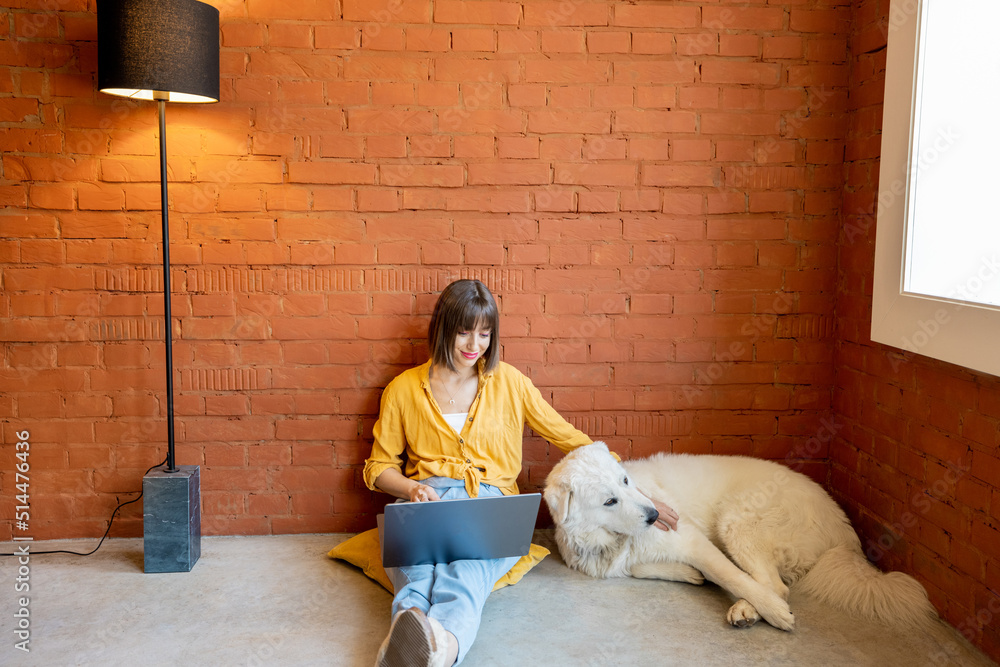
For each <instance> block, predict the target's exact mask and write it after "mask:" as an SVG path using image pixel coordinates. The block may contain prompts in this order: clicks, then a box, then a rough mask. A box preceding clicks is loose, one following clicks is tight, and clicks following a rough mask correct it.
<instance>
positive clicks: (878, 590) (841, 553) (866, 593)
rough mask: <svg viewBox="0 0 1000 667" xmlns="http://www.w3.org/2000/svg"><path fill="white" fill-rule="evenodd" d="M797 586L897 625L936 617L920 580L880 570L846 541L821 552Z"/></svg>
mask: <svg viewBox="0 0 1000 667" xmlns="http://www.w3.org/2000/svg"><path fill="white" fill-rule="evenodd" d="M795 590H796V591H801V592H803V593H805V594H806V595H808V596H810V597H814V598H817V599H819V600H822V601H824V602H826V603H827V604H829V605H831V606H833V607H836V608H838V609H840V610H841V611H845V612H847V613H849V614H851V615H853V616H856V617H860V618H864V619H867V620H872V621H879V622H881V623H884V624H886V625H890V626H894V627H898V628H922V627H926V626H927V624H929V623H930V622H931V621H933V620H934V619H936V618H937V612H936V611H935V609H934V607H933V605H931V603H930V600H928V598H927V591H926V590H924V587H923V586H921V585H920V582H918V581H917V580H916V579H914V578H913V577H911V576H909V575H907V574H903V573H902V572H882V571H880V570H879V569H878V568H876V567H875V566H874V565H872V564H871V563H869V562H868V560H867V559H866V558H865V557H864V555H863V554H862V553H861V552H860V551H858V550H855V549H853V548H851V547H850V546H847V545H841V546H837V547H834V548H832V549H830V550H829V551H827V552H826V553H824V554H823V555H822V556H820V558H819V560H818V561H816V565H814V566H813V568H812V569H811V570H809V572H808V573H807V574H806V575H805V576H804V577H802V579H800V580H799V581H798V583H797V584H796V585H795Z"/></svg>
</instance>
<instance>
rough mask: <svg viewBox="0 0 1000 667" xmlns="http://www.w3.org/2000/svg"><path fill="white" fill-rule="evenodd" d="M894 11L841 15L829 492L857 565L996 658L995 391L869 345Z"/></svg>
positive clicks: (999, 567)
mask: <svg viewBox="0 0 1000 667" xmlns="http://www.w3.org/2000/svg"><path fill="white" fill-rule="evenodd" d="M904 10H905V8H903V6H902V5H899V6H897V7H894V8H893V9H892V11H891V12H890V7H889V2H888V1H887V0H867V1H862V2H857V3H856V6H855V12H854V24H853V27H852V32H851V41H850V45H851V71H852V81H851V97H850V129H849V134H848V142H847V152H846V159H845V167H844V173H845V182H846V188H845V196H844V225H843V228H842V229H841V234H840V243H839V245H840V274H839V280H838V300H837V329H838V342H837V354H836V368H837V373H836V387H835V390H834V397H835V398H834V404H835V408H836V417H835V419H836V421H837V424H838V427H839V428H838V429H837V436H838V437H837V438H836V440H835V442H834V445H833V446H832V447H831V451H830V453H831V456H830V459H831V474H832V477H831V485H832V487H833V489H834V494H835V495H836V496H837V499H838V500H840V501H841V503H842V504H843V505H844V506H845V507H846V508H847V510H848V514H849V515H850V516H851V518H852V519H853V520H854V523H855V526H856V527H857V528H858V531H859V533H860V534H861V537H862V542H863V544H864V546H865V550H866V552H867V553H868V556H869V558H871V559H872V560H874V561H875V562H876V563H877V564H878V565H879V566H880V567H883V568H885V569H895V570H904V571H907V572H910V573H911V574H914V575H915V576H916V577H917V578H919V579H920V581H921V582H922V583H923V584H924V585H925V586H926V587H927V589H928V591H929V592H930V595H931V600H932V601H933V602H934V604H935V606H936V607H937V608H938V610H939V611H941V613H942V615H943V616H944V617H945V618H946V619H947V620H948V621H949V622H951V623H952V624H953V625H955V626H956V627H957V628H958V629H959V630H960V631H961V632H962V633H963V634H964V635H965V636H967V637H968V638H969V639H970V640H972V641H974V642H975V643H976V644H977V645H978V646H980V647H982V648H983V649H984V650H986V651H987V652H988V653H989V654H990V655H992V656H993V657H994V658H996V657H998V656H1000V623H998V621H1000V597H998V595H997V591H1000V523H998V522H997V520H996V518H995V517H996V516H998V510H1000V491H998V490H997V489H996V486H995V485H996V481H997V479H998V478H1000V453H998V451H997V448H998V445H1000V437H998V433H1000V431H998V427H1000V381H998V380H997V378H994V377H991V376H986V375H981V374H977V373H973V372H970V371H968V370H965V369H962V368H959V367H956V366H952V365H949V364H945V363H942V362H937V361H934V360H931V359H928V358H925V357H921V356H918V355H913V354H909V353H903V352H901V351H900V350H897V349H894V348H890V347H886V346H883V345H879V344H873V343H872V342H871V339H870V337H869V331H870V323H871V293H872V289H871V281H872V271H873V262H874V243H875V215H874V214H875V213H876V208H877V205H876V201H877V197H878V193H879V152H880V140H881V136H880V134H881V122H882V100H883V85H884V79H885V44H886V38H887V35H888V33H889V31H890V30H891V29H893V27H894V25H897V24H898V21H899V19H900V14H899V12H902V11H904ZM889 185H890V184H888V183H886V184H883V186H884V187H886V188H887V187H888V186H889ZM938 657H947V656H938ZM935 664H944V663H943V662H936V663H935Z"/></svg>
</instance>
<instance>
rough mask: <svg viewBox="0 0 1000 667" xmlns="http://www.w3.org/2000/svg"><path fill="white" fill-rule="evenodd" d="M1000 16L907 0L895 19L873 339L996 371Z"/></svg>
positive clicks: (966, 0) (950, 3)
mask: <svg viewBox="0 0 1000 667" xmlns="http://www.w3.org/2000/svg"><path fill="white" fill-rule="evenodd" d="M970 17H976V18H975V20H970ZM997 20H1000V3H997V2H996V1H995V0H923V1H922V2H918V1H917V0H911V2H908V3H903V4H902V5H901V8H897V9H894V12H893V14H892V15H891V16H890V21H889V35H888V37H889V39H888V50H887V54H886V56H887V61H886V85H885V105H884V110H883V123H882V128H883V129H882V159H881V166H880V174H879V202H878V218H877V220H878V222H877V232H876V240H875V280H874V287H873V303H872V340H874V341H877V342H880V343H884V344H886V345H891V346H893V347H897V348H901V349H904V350H907V351H909V352H914V353H918V354H922V355H926V356H929V357H934V358H936V359H941V360H944V361H948V362H951V363H955V364H959V365H961V366H965V367H967V368H971V369H974V370H978V371H983V372H987V373H991V374H993V375H1000V214H998V213H997V210H998V209H997V207H996V206H995V205H992V204H993V200H994V199H995V198H996V197H997V194H998V192H997V191H998V190H1000V183H998V182H997V178H996V174H997V170H996V167H995V165H994V164H992V163H993V155H994V152H995V151H996V150H997V149H1000V123H997V122H996V120H995V119H996V110H997V109H998V108H1000V76H998V75H1000V52H998V51H997V50H996V48H995V42H994V41H993V39H994V37H993V36H992V35H991V34H990V27H991V26H996V25H997V23H996V21H997Z"/></svg>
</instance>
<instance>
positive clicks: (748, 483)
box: [544, 442, 937, 630]
mask: <svg viewBox="0 0 1000 667" xmlns="http://www.w3.org/2000/svg"><path fill="white" fill-rule="evenodd" d="M640 490H641V492H640ZM544 495H545V501H546V503H547V504H548V506H549V510H550V512H551V514H552V518H553V520H554V521H555V524H556V542H557V544H558V545H559V551H560V553H561V554H562V557H563V559H564V560H565V561H566V564H567V565H569V566H570V567H572V568H576V569H579V570H581V571H582V572H585V573H586V574H589V575H590V576H593V577H600V578H607V577H627V576H632V577H639V578H647V579H665V580H669V581H686V582H689V583H696V584H697V583H701V582H702V580H703V579H702V575H704V577H705V578H707V579H709V580H711V581H714V582H715V583H717V584H718V585H719V586H721V587H722V588H724V589H726V590H727V591H729V593H731V594H732V595H734V596H735V597H736V598H737V601H736V603H735V604H734V605H733V606H732V608H730V610H729V613H728V615H727V619H728V621H729V622H730V623H731V624H732V625H735V626H739V627H745V626H749V625H753V623H755V622H756V621H757V620H759V618H761V617H763V618H764V619H765V620H766V621H767V622H768V623H770V624H771V625H773V626H775V627H777V628H781V629H783V630H791V629H792V627H793V625H794V617H793V616H792V613H791V611H790V610H789V608H788V603H787V599H788V586H792V585H796V584H797V587H796V590H800V591H802V592H804V593H806V594H808V595H811V596H813V597H816V598H819V599H821V600H823V601H825V602H827V603H829V604H831V605H833V606H835V607H837V608H839V609H842V610H843V611H846V612H848V613H850V614H852V615H855V616H859V617H862V618H866V619H870V620H876V621H880V622H883V623H886V624H889V625H895V626H902V627H920V626H922V625H923V624H925V623H927V622H929V621H930V620H931V619H933V618H936V616H937V614H936V612H935V611H934V608H933V607H932V606H931V604H930V602H929V601H928V599H927V592H926V591H925V590H924V588H923V586H921V585H920V584H919V583H918V582H917V581H916V580H915V579H913V578H912V577H910V576H908V575H905V574H902V573H899V572H893V573H888V574H884V573H882V572H880V571H879V570H878V569H876V568H875V567H874V566H872V565H871V564H870V563H869V562H868V561H867V560H866V559H865V557H864V555H863V553H862V551H861V543H860V542H859V540H858V537H857V535H856V534H855V532H854V529H853V528H852V527H851V524H850V522H849V521H848V519H847V516H846V515H845V514H844V512H843V510H841V509H840V507H839V506H838V505H837V504H836V503H835V502H834V501H833V499H832V498H830V496H829V495H828V494H827V493H826V492H825V491H824V490H823V489H822V488H821V487H820V486H819V485H818V484H816V483H815V482H813V481H812V480H811V479H809V478H808V477H806V476H805V475H802V474H799V473H796V472H793V471H791V470H789V469H788V468H786V467H784V466H782V465H780V464H777V463H773V462H771V461H765V460H762V459H753V458H748V457H741V456H710V455H704V456H693V455H688V454H657V455H655V456H652V457H650V458H647V459H639V460H634V461H627V462H625V463H624V464H620V463H618V462H617V461H616V460H615V459H614V457H612V456H611V454H610V453H609V452H608V448H607V446H606V445H605V444H604V443H602V442H598V443H594V444H593V445H588V446H586V447H581V448H579V449H577V450H574V451H573V452H571V453H569V454H567V455H566V457H565V458H563V460H562V461H560V462H559V463H558V464H556V466H555V467H554V468H553V470H552V472H551V473H550V474H549V476H548V479H547V480H546V486H545V494H544ZM649 498H655V499H656V500H658V501H661V502H663V503H664V504H666V505H668V506H670V507H672V508H674V509H675V510H676V511H677V513H678V514H679V515H680V521H679V522H678V526H677V530H676V531H670V532H664V531H662V530H659V529H657V528H654V527H652V525H651V521H650V517H651V516H652V514H651V512H650V510H652V503H651V502H650V501H649ZM612 499H614V500H615V502H614V503H613V504H610V505H606V504H605V503H606V502H607V501H609V500H612Z"/></svg>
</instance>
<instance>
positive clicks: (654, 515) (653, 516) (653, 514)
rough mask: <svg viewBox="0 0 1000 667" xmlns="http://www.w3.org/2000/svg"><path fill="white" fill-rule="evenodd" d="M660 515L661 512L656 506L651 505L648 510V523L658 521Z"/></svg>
mask: <svg viewBox="0 0 1000 667" xmlns="http://www.w3.org/2000/svg"><path fill="white" fill-rule="evenodd" d="M659 517H660V513H659V512H657V511H656V508H655V507H650V508H648V509H647V510H646V525H647V526H652V525H653V524H654V523H656V520H657V519H658V518H659Z"/></svg>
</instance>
